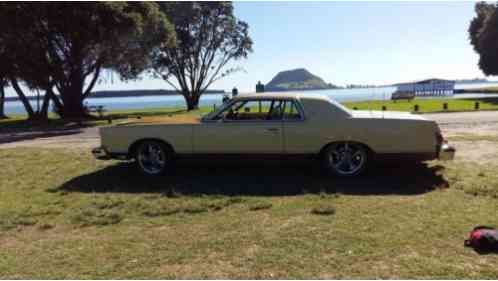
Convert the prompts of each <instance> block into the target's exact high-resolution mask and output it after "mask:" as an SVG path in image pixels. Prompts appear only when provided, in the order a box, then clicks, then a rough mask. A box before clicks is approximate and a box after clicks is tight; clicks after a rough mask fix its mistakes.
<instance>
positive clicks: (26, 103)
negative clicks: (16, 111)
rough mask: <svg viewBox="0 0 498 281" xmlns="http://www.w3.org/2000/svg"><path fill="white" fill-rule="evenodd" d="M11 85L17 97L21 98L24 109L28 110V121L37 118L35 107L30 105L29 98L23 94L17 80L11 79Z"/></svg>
mask: <svg viewBox="0 0 498 281" xmlns="http://www.w3.org/2000/svg"><path fill="white" fill-rule="evenodd" d="M10 84H11V86H12V88H14V90H15V91H16V93H17V95H18V96H19V99H20V100H21V102H22V104H23V105H24V109H25V110H26V113H27V114H28V119H32V118H33V117H34V116H35V112H34V111H33V107H32V106H31V103H29V100H28V98H27V97H26V95H24V93H23V92H22V90H21V87H19V83H17V80H16V79H11V80H10Z"/></svg>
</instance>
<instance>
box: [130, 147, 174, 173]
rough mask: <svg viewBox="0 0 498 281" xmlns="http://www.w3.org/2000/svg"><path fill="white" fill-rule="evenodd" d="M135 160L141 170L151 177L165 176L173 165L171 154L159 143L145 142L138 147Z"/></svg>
mask: <svg viewBox="0 0 498 281" xmlns="http://www.w3.org/2000/svg"><path fill="white" fill-rule="evenodd" d="M135 160H136V162H137V166H138V168H139V170H140V171H141V172H142V173H143V174H145V175H149V176H157V175H161V174H165V172H166V170H167V168H168V166H169V165H170V164H171V163H170V162H171V153H170V152H169V149H167V147H166V146H165V145H164V144H163V143H161V142H158V141H143V142H142V143H140V144H139V145H138V147H137V150H136V154H135Z"/></svg>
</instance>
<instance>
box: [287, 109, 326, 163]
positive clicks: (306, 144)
mask: <svg viewBox="0 0 498 281" xmlns="http://www.w3.org/2000/svg"><path fill="white" fill-rule="evenodd" d="M282 119H283V121H282V128H283V143H284V152H285V154H287V155H302V154H313V153H316V150H317V148H318V147H319V145H320V143H321V142H322V140H321V138H320V135H321V133H322V130H323V128H320V127H317V126H315V124H313V123H311V122H310V121H309V120H307V119H306V118H305V116H304V110H303V107H302V106H301V105H300V103H299V102H298V101H296V100H287V101H285V103H284V105H283V117H282Z"/></svg>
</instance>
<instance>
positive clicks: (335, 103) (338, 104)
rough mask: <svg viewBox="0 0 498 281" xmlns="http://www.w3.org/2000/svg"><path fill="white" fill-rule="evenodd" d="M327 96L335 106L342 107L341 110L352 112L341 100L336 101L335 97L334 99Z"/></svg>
mask: <svg viewBox="0 0 498 281" xmlns="http://www.w3.org/2000/svg"><path fill="white" fill-rule="evenodd" d="M327 98H328V100H329V102H330V103H331V104H333V105H334V106H335V107H337V108H338V109H340V110H342V111H344V112H347V113H348V114H351V110H350V109H349V108H347V107H345V106H344V105H342V104H341V103H339V102H337V101H335V100H334V99H332V98H330V97H328V96H327Z"/></svg>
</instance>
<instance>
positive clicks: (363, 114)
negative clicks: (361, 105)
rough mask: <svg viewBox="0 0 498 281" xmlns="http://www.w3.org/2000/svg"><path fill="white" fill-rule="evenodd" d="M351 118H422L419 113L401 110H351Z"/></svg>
mask: <svg viewBox="0 0 498 281" xmlns="http://www.w3.org/2000/svg"><path fill="white" fill-rule="evenodd" d="M351 115H352V116H353V118H358V119H397V120H424V121H428V120H427V119H425V118H424V117H422V116H421V115H417V114H412V113H409V112H402V111H374V110H352V111H351Z"/></svg>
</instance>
